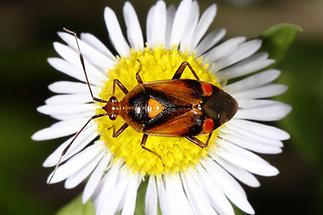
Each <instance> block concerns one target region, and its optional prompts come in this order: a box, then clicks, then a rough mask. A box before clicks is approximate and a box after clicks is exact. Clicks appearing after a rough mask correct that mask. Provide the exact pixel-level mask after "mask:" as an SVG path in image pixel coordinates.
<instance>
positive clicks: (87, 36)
mask: <svg viewBox="0 0 323 215" xmlns="http://www.w3.org/2000/svg"><path fill="white" fill-rule="evenodd" d="M81 39H82V40H83V41H85V42H86V43H88V44H89V45H91V46H92V47H93V48H95V49H97V50H99V51H100V52H101V53H102V54H104V55H106V57H108V58H109V59H110V60H112V61H113V62H117V59H116V58H115V56H114V55H113V54H112V53H111V51H110V50H109V49H108V48H107V47H106V46H105V45H104V44H103V43H102V42H101V41H100V40H99V39H98V38H97V37H95V36H94V35H93V34H91V33H81Z"/></svg>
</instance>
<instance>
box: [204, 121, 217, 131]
mask: <svg viewBox="0 0 323 215" xmlns="http://www.w3.org/2000/svg"><path fill="white" fill-rule="evenodd" d="M213 129H214V121H213V119H210V118H209V119H205V120H204V123H203V133H210V132H211V131H213Z"/></svg>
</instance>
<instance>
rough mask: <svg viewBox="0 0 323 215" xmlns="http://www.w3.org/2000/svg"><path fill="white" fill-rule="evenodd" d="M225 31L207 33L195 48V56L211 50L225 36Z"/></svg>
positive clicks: (220, 29)
mask: <svg viewBox="0 0 323 215" xmlns="http://www.w3.org/2000/svg"><path fill="white" fill-rule="evenodd" d="M225 33H226V30H225V29H224V28H219V29H216V30H213V31H211V32H210V33H208V34H207V35H206V36H205V37H204V38H203V39H202V40H201V42H200V43H199V44H198V45H197V46H196V48H195V52H196V54H197V55H198V56H199V55H202V54H204V52H206V51H208V50H209V49H211V48H212V47H213V46H214V45H216V44H217V43H218V42H219V41H220V40H221V39H222V38H223V37H224V35H225Z"/></svg>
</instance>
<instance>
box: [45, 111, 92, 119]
mask: <svg viewBox="0 0 323 215" xmlns="http://www.w3.org/2000/svg"><path fill="white" fill-rule="evenodd" d="M49 116H51V117H52V118H54V119H57V120H63V121H66V120H77V119H80V118H87V119H90V118H91V117H92V116H93V112H92V111H87V112H79V113H68V114H49Z"/></svg>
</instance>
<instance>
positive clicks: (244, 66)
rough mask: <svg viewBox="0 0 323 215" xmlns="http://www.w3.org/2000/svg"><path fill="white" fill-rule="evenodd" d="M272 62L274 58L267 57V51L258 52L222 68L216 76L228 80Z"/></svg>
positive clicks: (264, 66)
mask: <svg viewBox="0 0 323 215" xmlns="http://www.w3.org/2000/svg"><path fill="white" fill-rule="evenodd" d="M274 62H275V61H274V60H271V59H268V54H267V53H258V54H254V55H253V56H251V57H250V58H248V59H246V60H243V61H241V62H239V63H237V64H236V65H234V66H232V67H230V68H228V69H225V70H222V71H221V72H219V73H218V76H219V77H221V79H227V80H229V79H232V78H237V77H240V76H243V75H247V74H250V73H253V72H256V71H258V70H261V69H263V68H266V67H267V66H269V65H271V64H273V63H274Z"/></svg>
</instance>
